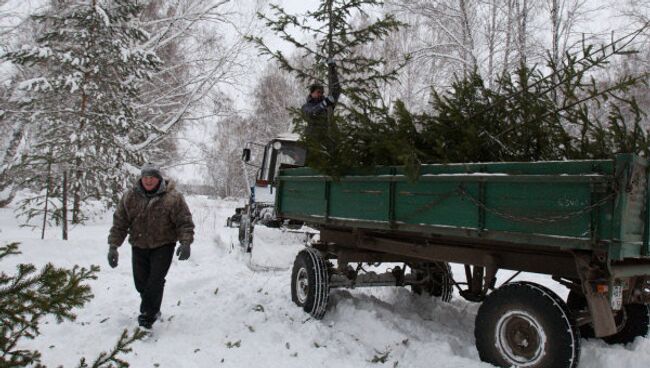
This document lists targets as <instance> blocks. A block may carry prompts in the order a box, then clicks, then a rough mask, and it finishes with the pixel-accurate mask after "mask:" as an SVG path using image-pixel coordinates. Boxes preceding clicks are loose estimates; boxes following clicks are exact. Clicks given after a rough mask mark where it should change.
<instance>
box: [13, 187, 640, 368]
mask: <svg viewBox="0 0 650 368" xmlns="http://www.w3.org/2000/svg"><path fill="white" fill-rule="evenodd" d="M189 204H190V207H191V209H192V212H193V215H194V219H195V222H196V225H197V236H196V241H195V243H194V245H193V246H192V256H191V258H190V259H189V260H188V261H185V262H179V261H177V260H174V262H173V264H172V267H171V270H170V272H169V274H168V276H167V286H166V289H165V297H164V300H163V306H162V313H163V321H162V322H161V323H158V324H156V325H154V330H153V331H154V332H153V335H152V336H150V337H148V338H147V339H146V340H145V341H139V342H136V343H135V344H134V345H133V352H132V353H131V354H129V355H127V356H126V359H127V360H128V361H129V362H131V366H132V367H265V368H272V367H283V368H284V367H338V368H345V367H355V368H358V367H378V366H386V367H397V366H399V367H489V366H490V365H488V364H485V363H482V362H481V361H480V360H479V358H478V353H477V352H476V349H475V347H474V318H475V315H476V311H477V309H478V305H477V304H473V303H470V302H466V301H464V300H462V299H461V298H459V297H456V298H455V299H454V300H453V301H452V302H451V303H442V302H439V301H437V300H433V299H430V298H427V297H425V296H417V295H414V294H412V293H411V292H409V290H407V289H405V288H374V289H372V288H370V289H356V290H335V291H333V292H332V294H331V297H330V305H329V309H328V312H327V314H326V315H325V318H324V319H323V320H321V321H317V320H313V319H310V318H309V316H308V315H306V314H305V313H304V312H303V311H302V310H301V309H299V308H297V307H296V306H295V305H294V304H293V303H292V302H291V297H290V289H289V280H290V270H281V271H277V270H275V271H262V270H261V268H260V267H251V266H250V259H248V258H247V256H245V255H243V254H241V253H240V252H239V251H238V249H236V248H235V249H231V245H230V242H231V240H230V239H231V238H234V237H236V233H235V230H233V229H228V228H225V227H224V226H223V225H224V224H225V219H226V217H227V216H228V215H230V214H231V213H232V212H233V208H234V207H235V205H236V203H234V202H223V201H214V200H208V199H206V198H204V197H191V198H189ZM110 221H111V217H110V214H107V215H106V216H104V218H102V219H98V220H96V221H94V222H93V223H91V224H88V225H86V226H84V227H78V228H75V229H73V230H72V232H71V240H69V241H61V240H57V237H58V235H59V231H58V229H49V230H48V233H47V235H46V238H47V239H46V240H40V232H38V231H34V232H32V231H30V230H28V229H25V228H19V226H18V222H17V220H16V219H15V218H14V214H13V212H12V211H11V209H1V210H0V229H1V232H0V241H2V242H7V241H19V242H21V243H22V244H21V247H20V250H21V251H22V252H23V254H22V255H20V256H14V257H9V258H7V259H6V260H5V261H3V262H2V263H0V271H3V272H8V273H13V271H14V268H15V265H16V264H17V263H21V262H22V263H24V262H30V263H34V264H36V265H43V264H45V263H46V262H53V263H54V264H56V265H57V266H65V267H71V266H73V265H75V264H79V265H82V266H89V265H91V264H98V265H100V266H101V272H100V273H99V275H98V276H99V277H98V279H97V280H95V281H92V282H91V286H92V288H93V292H94V294H95V298H94V299H93V300H92V301H91V302H90V303H88V304H87V305H86V307H85V308H83V309H81V310H79V311H78V318H77V320H76V321H74V322H64V323H62V324H57V323H55V322H54V321H52V320H49V323H48V324H47V325H44V326H43V328H42V330H41V332H42V335H41V336H40V337H38V338H37V339H36V340H34V341H29V342H27V346H29V347H33V348H37V349H38V350H40V351H41V352H42V353H43V362H44V363H45V364H47V365H48V366H50V367H55V366H59V365H63V366H66V367H72V366H76V365H77V363H78V361H79V358H80V357H81V356H85V357H87V358H89V359H90V358H94V357H95V356H96V355H97V354H98V353H99V352H100V351H104V350H107V349H109V348H111V347H112V346H113V345H114V343H115V342H116V341H117V338H118V336H119V334H120V333H121V331H122V330H123V329H124V328H129V329H132V328H134V327H135V326H136V324H137V322H136V317H137V311H138V303H139V298H138V295H137V293H136V291H135V289H134V287H133V282H132V279H131V277H132V276H131V268H130V249H129V246H128V245H127V244H125V246H123V247H121V248H120V264H119V266H118V267H117V268H115V269H111V268H109V267H108V266H107V265H106V250H107V245H106V236H107V232H108V229H109V227H110ZM268 239H273V238H272V237H269V238H268ZM274 266H277V265H274ZM454 270H455V272H456V273H457V274H459V273H461V272H462V269H461V268H459V267H458V266H455V267H454ZM506 277H507V276H506ZM519 279H528V280H534V281H537V282H540V283H543V284H545V285H547V286H550V287H552V288H553V289H554V290H556V291H557V292H558V293H559V294H560V295H562V296H564V295H566V291H564V290H563V289H562V287H558V285H557V284H555V283H553V282H552V281H550V280H549V279H548V278H546V277H542V276H538V275H525V276H521V277H519ZM503 280H505V278H504V279H503ZM582 347H583V348H582V356H581V362H580V365H579V367H590V368H598V367H603V368H604V367H639V368H640V367H643V368H646V367H648V365H650V338H638V339H637V340H636V341H635V342H634V343H632V344H630V345H628V346H620V345H619V346H608V345H606V344H605V343H603V342H601V341H596V340H589V341H587V340H583V341H582ZM386 354H387V359H386V361H385V363H380V362H377V363H373V359H375V360H377V358H379V357H382V356H384V355H386Z"/></svg>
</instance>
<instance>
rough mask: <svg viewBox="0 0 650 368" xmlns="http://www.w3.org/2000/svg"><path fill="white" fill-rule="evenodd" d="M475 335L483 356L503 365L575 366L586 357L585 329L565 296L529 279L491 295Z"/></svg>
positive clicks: (565, 367)
mask: <svg viewBox="0 0 650 368" xmlns="http://www.w3.org/2000/svg"><path fill="white" fill-rule="evenodd" d="M474 336H475V337H476V348H477V350H478V352H479V356H480V357H481V360H483V361H485V362H488V363H492V364H494V365H497V366H499V367H511V366H516V367H533V368H542V367H558V368H574V367H576V366H577V365H578V360H579V357H580V332H579V330H578V329H577V328H576V325H575V321H574V320H573V317H572V315H571V313H570V311H569V309H568V307H567V306H566V304H565V303H564V301H563V300H561V299H560V298H559V297H558V296H557V295H556V294H555V293H553V292H552V291H550V290H549V289H547V288H545V287H543V286H541V285H537V284H534V283H529V282H513V283H509V284H506V285H504V286H502V287H500V288H499V289H497V290H496V291H494V292H493V293H491V294H490V295H488V296H487V297H486V299H485V301H484V302H483V304H482V305H481V307H480V308H479V310H478V314H477V315H476V322H475V328H474Z"/></svg>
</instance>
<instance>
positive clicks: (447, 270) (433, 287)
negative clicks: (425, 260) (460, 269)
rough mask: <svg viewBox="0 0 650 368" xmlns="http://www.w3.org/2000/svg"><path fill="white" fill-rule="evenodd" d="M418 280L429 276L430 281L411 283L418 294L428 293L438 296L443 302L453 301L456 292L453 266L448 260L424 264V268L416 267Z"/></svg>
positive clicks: (412, 288)
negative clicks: (420, 283)
mask: <svg viewBox="0 0 650 368" xmlns="http://www.w3.org/2000/svg"><path fill="white" fill-rule="evenodd" d="M414 272H415V276H416V279H417V280H423V279H425V278H426V277H427V276H429V281H428V282H427V283H425V284H422V285H411V290H412V291H413V292H414V293H416V294H422V293H423V292H424V293H427V294H428V295H431V296H434V297H438V298H440V300H442V301H443V302H449V301H451V297H452V295H453V294H454V278H453V275H452V273H451V267H450V266H449V263H447V262H435V263H429V264H426V265H424V267H422V268H416V269H414Z"/></svg>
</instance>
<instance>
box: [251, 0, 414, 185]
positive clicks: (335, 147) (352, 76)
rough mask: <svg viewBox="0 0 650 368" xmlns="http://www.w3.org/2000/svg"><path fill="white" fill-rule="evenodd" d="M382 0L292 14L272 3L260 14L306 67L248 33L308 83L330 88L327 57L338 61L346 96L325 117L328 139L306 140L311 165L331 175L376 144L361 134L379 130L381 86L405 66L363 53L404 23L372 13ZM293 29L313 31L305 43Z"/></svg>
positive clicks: (341, 1) (327, 1)
mask: <svg viewBox="0 0 650 368" xmlns="http://www.w3.org/2000/svg"><path fill="white" fill-rule="evenodd" d="M382 5H383V2H382V1H376V0H321V2H320V5H319V6H318V8H317V9H316V10H314V11H309V12H307V13H306V14H304V15H293V14H288V13H287V12H286V11H285V10H284V9H283V8H281V7H279V6H277V5H272V6H271V8H272V10H273V12H274V14H273V16H267V15H264V14H258V16H259V18H260V19H262V20H263V21H265V22H266V25H267V26H268V27H269V29H270V30H271V31H273V32H274V33H276V34H277V35H278V36H279V37H280V38H282V39H283V40H284V41H286V42H288V43H290V44H292V45H293V46H295V48H296V53H297V55H298V56H299V58H302V59H306V60H311V61H312V63H311V64H309V65H306V66H301V65H297V64H296V63H292V62H291V60H289V59H288V58H287V57H285V55H284V54H282V52H281V51H274V50H271V49H270V48H269V46H268V45H267V44H266V43H265V41H264V39H263V38H262V37H249V39H250V40H251V41H253V42H254V43H255V44H256V45H257V46H258V47H259V49H260V50H261V53H262V54H263V55H268V56H270V57H271V58H273V59H275V60H276V61H277V62H278V63H279V65H280V67H281V68H282V69H284V70H286V71H288V72H290V73H292V74H294V75H295V76H296V78H297V79H298V80H299V81H300V82H302V83H303V85H304V86H305V87H307V86H308V85H310V84H313V83H319V84H324V85H328V86H329V89H330V90H332V87H333V86H332V84H333V81H332V76H331V74H328V68H327V66H326V61H327V60H334V61H335V62H336V65H337V68H338V71H339V74H340V78H339V79H340V83H341V85H342V91H343V95H344V97H345V99H343V101H340V102H339V104H338V105H337V107H336V109H334V111H331V110H330V113H329V114H328V116H327V120H328V121H327V126H328V132H327V140H328V142H316V141H314V142H312V141H307V142H306V144H307V148H308V150H309V156H310V159H309V161H310V166H312V167H314V168H316V169H318V170H320V171H323V172H325V173H327V174H330V175H333V176H339V175H340V174H342V173H343V172H345V171H346V170H347V169H349V168H350V167H355V166H359V165H360V163H361V161H360V159H361V158H360V157H359V153H363V152H367V151H368V146H369V145H371V144H373V142H371V141H368V140H366V139H364V138H365V137H364V135H363V134H360V133H361V132H363V131H368V130H373V129H377V127H376V124H377V123H378V122H381V121H383V120H384V119H385V118H386V116H387V115H388V112H389V107H388V106H386V104H385V103H384V101H383V99H382V95H381V86H382V85H383V84H385V83H386V82H390V81H393V80H395V78H396V76H397V72H398V70H399V69H400V68H401V67H402V66H403V64H400V65H398V66H397V67H396V68H393V69H391V68H388V67H386V61H385V60H384V59H382V58H380V57H378V56H377V55H369V54H368V53H364V50H363V47H364V45H367V44H369V43H372V42H378V41H380V40H382V39H383V38H384V37H386V36H387V35H388V34H390V33H391V32H394V31H396V30H398V29H399V28H400V27H401V26H402V25H403V24H402V23H401V22H399V21H398V20H396V19H395V17H394V16H393V15H391V14H385V15H382V16H380V17H379V18H377V19H372V17H371V16H370V15H369V14H370V12H371V11H374V10H377V9H375V8H377V7H380V6H382ZM292 29H296V30H299V31H300V32H302V33H303V34H308V35H310V36H312V38H313V41H312V42H310V43H304V42H301V41H300V40H298V39H297V38H296V37H294V36H293V35H292V34H291V31H292ZM305 94H306V92H305ZM292 112H293V114H294V122H295V126H296V127H297V131H298V132H300V133H303V137H304V128H305V126H306V123H307V122H306V121H305V120H304V117H303V116H302V115H301V113H300V111H299V110H298V109H293V110H292ZM350 136H356V137H357V138H358V139H349V137H350ZM386 139H389V138H388V137H386V138H385V139H384V140H386Z"/></svg>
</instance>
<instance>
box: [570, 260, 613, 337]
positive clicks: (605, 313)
mask: <svg viewBox="0 0 650 368" xmlns="http://www.w3.org/2000/svg"><path fill="white" fill-rule="evenodd" d="M575 260H576V266H577V270H578V275H579V276H580V280H581V283H582V292H583V293H584V296H585V298H586V299H587V306H588V307H589V314H590V315H591V319H592V325H593V326H594V334H595V335H596V337H603V336H609V335H613V334H615V333H616V332H617V329H616V321H615V320H614V312H613V311H612V306H611V304H610V302H609V299H608V298H607V295H606V294H600V293H597V292H596V291H594V288H593V285H592V282H591V280H592V279H594V278H595V277H594V274H595V273H597V271H598V269H594V267H593V266H591V265H590V263H591V257H590V256H588V255H583V254H575Z"/></svg>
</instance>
